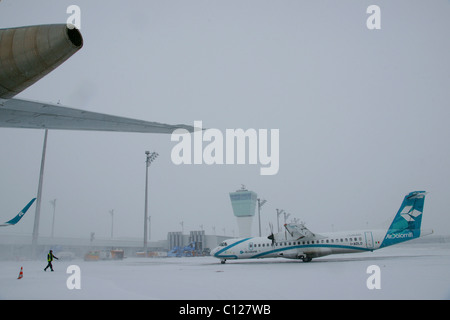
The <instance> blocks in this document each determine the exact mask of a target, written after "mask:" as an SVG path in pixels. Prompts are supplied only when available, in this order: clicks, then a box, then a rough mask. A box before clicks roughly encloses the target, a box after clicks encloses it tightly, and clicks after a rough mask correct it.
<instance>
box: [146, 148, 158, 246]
mask: <svg viewBox="0 0 450 320" xmlns="http://www.w3.org/2000/svg"><path fill="white" fill-rule="evenodd" d="M145 154H146V160H145V210H144V211H145V212H144V252H147V246H148V243H147V233H148V232H147V230H148V220H149V219H148V167H150V164H151V163H152V162H153V161H155V159H156V158H157V157H158V156H159V154H158V153H157V152H150V151H145Z"/></svg>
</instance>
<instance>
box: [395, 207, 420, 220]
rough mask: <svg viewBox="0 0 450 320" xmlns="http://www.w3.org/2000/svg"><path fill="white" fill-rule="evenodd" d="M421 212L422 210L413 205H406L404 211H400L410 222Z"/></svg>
mask: <svg viewBox="0 0 450 320" xmlns="http://www.w3.org/2000/svg"><path fill="white" fill-rule="evenodd" d="M421 214H422V212H420V211H419V210H416V209H414V207H413V206H405V207H404V208H403V210H402V212H400V215H401V217H402V218H403V219H405V220H406V221H408V222H411V221H415V219H416V218H417V217H418V216H420V215H421Z"/></svg>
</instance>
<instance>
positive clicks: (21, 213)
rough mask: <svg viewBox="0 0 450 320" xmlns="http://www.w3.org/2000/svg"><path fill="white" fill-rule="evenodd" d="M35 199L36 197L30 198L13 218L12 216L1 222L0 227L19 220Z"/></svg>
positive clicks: (10, 224) (13, 223) (11, 224)
mask: <svg viewBox="0 0 450 320" xmlns="http://www.w3.org/2000/svg"><path fill="white" fill-rule="evenodd" d="M35 200H36V198H33V199H31V201H30V202H28V204H27V205H26V206H25V208H23V209H22V210H21V211H20V212H19V213H18V214H17V215H16V216H15V217H14V218H12V219H11V220H9V221H7V222H5V223H3V224H0V227H8V226H13V225H15V224H16V223H17V222H19V221H20V219H22V217H23V216H24V215H25V213H26V212H27V211H28V209H29V208H30V207H31V205H32V204H33V202H34V201H35Z"/></svg>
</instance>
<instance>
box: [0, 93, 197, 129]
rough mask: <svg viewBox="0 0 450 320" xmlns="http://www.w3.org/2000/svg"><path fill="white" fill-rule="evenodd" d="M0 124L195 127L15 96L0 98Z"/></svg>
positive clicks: (65, 127)
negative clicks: (144, 119) (109, 113)
mask: <svg viewBox="0 0 450 320" xmlns="http://www.w3.org/2000/svg"><path fill="white" fill-rule="evenodd" d="M0 127H5V128H32V129H62V130H93V131H120V132H143V133H169V134H170V133H172V132H173V131H174V130H176V129H180V128H181V129H186V130H187V131H189V132H193V131H194V128H193V127H191V126H187V125H170V124H164V123H159V122H149V121H143V120H135V119H130V118H124V117H118V116H112V115H107V114H102V113H96V112H90V111H85V110H80V109H74V108H68V107H63V106H61V105H55V104H49V103H42V102H35V101H30V100H22V99H14V98H12V99H8V100H1V101H0Z"/></svg>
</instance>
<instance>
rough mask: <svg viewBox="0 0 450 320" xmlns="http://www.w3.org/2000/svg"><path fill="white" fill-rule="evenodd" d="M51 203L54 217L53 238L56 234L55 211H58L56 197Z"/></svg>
mask: <svg viewBox="0 0 450 320" xmlns="http://www.w3.org/2000/svg"><path fill="white" fill-rule="evenodd" d="M50 203H51V204H52V206H53V219H52V238H53V236H54V232H55V211H56V199H53V200H51V201H50Z"/></svg>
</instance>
